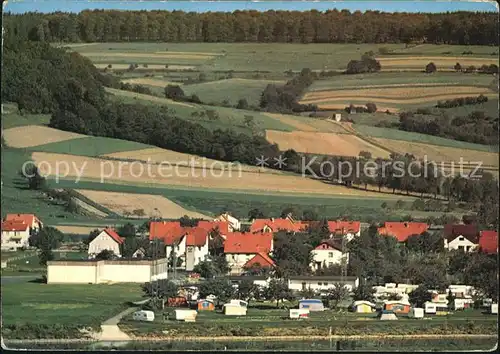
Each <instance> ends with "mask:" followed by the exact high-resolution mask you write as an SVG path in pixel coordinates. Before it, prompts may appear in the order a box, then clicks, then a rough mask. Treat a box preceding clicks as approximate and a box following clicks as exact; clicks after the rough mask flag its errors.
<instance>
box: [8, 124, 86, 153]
mask: <svg viewBox="0 0 500 354" xmlns="http://www.w3.org/2000/svg"><path fill="white" fill-rule="evenodd" d="M2 135H3V137H4V139H5V143H6V144H7V145H8V146H10V147H14V148H27V147H33V146H38V145H45V144H50V143H57V142H60V141H65V140H71V139H78V138H84V137H86V135H82V134H77V133H70V132H65V131H62V130H57V129H53V128H49V127H44V126H40V125H26V126H22V127H16V128H10V129H6V130H4V131H3V133H2Z"/></svg>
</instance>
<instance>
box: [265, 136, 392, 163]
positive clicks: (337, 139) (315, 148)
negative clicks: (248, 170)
mask: <svg viewBox="0 0 500 354" xmlns="http://www.w3.org/2000/svg"><path fill="white" fill-rule="evenodd" d="M266 138H267V140H269V141H270V142H271V143H276V144H278V146H279V148H280V150H282V151H285V150H288V149H294V150H295V151H298V152H305V153H312V154H321V155H336V156H359V153H360V152H361V151H368V152H370V153H371V154H372V156H373V157H383V158H388V157H389V155H390V153H389V152H388V151H386V150H383V149H381V148H379V147H377V146H375V145H372V144H370V143H368V142H366V141H364V140H362V139H360V138H358V137H357V136H355V135H352V134H334V133H318V132H299V131H296V132H291V133H288V132H281V131H275V130H266Z"/></svg>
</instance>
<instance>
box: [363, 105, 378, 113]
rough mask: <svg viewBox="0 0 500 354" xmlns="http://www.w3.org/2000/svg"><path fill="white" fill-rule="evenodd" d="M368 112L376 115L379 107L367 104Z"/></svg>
mask: <svg viewBox="0 0 500 354" xmlns="http://www.w3.org/2000/svg"><path fill="white" fill-rule="evenodd" d="M366 111H367V112H368V113H375V112H377V105H376V104H375V103H367V104H366Z"/></svg>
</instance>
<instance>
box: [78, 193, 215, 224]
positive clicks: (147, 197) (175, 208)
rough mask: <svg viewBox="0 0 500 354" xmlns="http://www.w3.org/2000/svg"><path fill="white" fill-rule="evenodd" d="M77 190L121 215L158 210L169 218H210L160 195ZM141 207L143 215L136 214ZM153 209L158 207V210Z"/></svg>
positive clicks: (142, 216) (147, 215)
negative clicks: (185, 216) (140, 213)
mask: <svg viewBox="0 0 500 354" xmlns="http://www.w3.org/2000/svg"><path fill="white" fill-rule="evenodd" d="M77 192H78V193H80V194H83V195H84V196H85V197H87V198H89V199H91V200H92V201H94V202H95V203H97V204H100V205H102V206H104V207H105V208H107V209H109V210H112V211H113V212H115V213H117V214H118V215H122V216H131V217H134V216H136V217H140V218H147V217H152V216H155V215H158V211H159V212H160V214H161V215H162V217H164V218H169V219H178V218H181V217H183V216H184V215H187V216H189V217H190V218H200V219H207V220H210V219H212V218H211V217H209V216H207V215H203V214H200V213H197V212H193V211H190V210H187V209H184V208H183V207H181V206H180V205H178V204H176V203H174V202H172V201H170V200H168V199H167V198H165V197H163V196H161V195H152V194H134V193H115V192H103V191H93V190H85V189H78V190H77ZM141 209H142V211H143V212H144V215H137V213H136V212H137V210H141ZM155 209H158V211H157V210H155ZM134 212H135V213H134Z"/></svg>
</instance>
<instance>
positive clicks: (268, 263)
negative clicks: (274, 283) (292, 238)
mask: <svg viewBox="0 0 500 354" xmlns="http://www.w3.org/2000/svg"><path fill="white" fill-rule="evenodd" d="M257 264H259V265H260V266H261V267H263V268H265V267H273V266H274V261H273V260H272V259H271V257H269V255H268V254H267V253H264V252H259V253H257V254H256V255H255V256H253V257H252V258H251V259H249V260H248V262H246V263H245V265H244V266H243V267H244V268H250V267H251V266H253V265H257Z"/></svg>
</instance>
